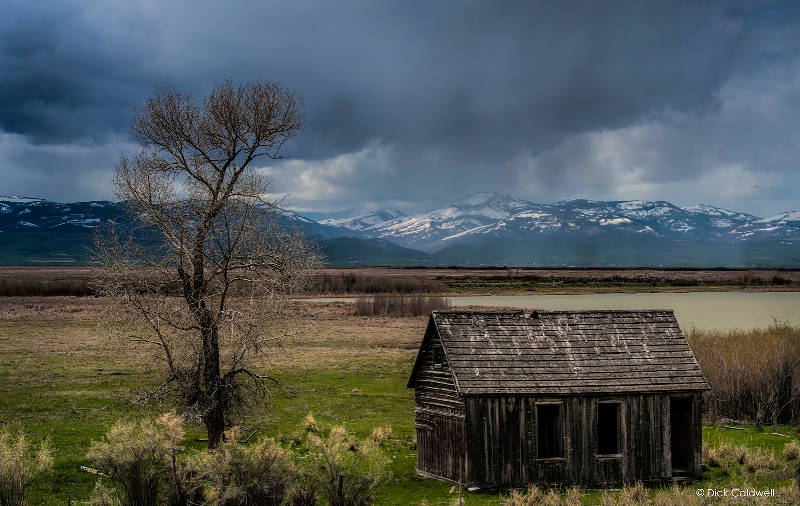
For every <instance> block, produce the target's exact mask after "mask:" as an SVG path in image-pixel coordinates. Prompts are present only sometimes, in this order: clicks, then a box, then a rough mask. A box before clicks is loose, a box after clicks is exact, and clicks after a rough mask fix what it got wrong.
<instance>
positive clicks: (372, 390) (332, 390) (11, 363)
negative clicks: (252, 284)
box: [0, 269, 800, 505]
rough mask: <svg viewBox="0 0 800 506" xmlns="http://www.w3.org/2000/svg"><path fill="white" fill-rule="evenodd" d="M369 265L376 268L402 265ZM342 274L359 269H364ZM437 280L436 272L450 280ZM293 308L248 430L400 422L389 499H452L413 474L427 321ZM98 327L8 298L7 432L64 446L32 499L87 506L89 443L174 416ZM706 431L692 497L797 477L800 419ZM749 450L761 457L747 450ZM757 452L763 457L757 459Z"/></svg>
mask: <svg viewBox="0 0 800 506" xmlns="http://www.w3.org/2000/svg"><path fill="white" fill-rule="evenodd" d="M369 271H370V275H373V276H394V275H401V274H402V273H403V270H394V269H392V270H377V271H374V270H369ZM488 272H489V273H490V274H491V273H492V272H493V271H488ZM598 272H602V273H605V271H598ZM330 274H331V275H333V276H349V275H350V274H352V271H349V270H344V271H339V270H337V271H332V272H331V273H330ZM424 274H433V273H427V272H425V273H424ZM557 274H563V273H562V272H561V271H558V272H557ZM739 274H741V273H737V275H739ZM441 275H444V274H441ZM454 275H455V276H456V278H457V279H459V280H461V279H466V278H465V277H461V276H459V275H458V273H455V274H454ZM759 275H763V273H761V274H759ZM775 275H782V276H787V278H791V279H792V281H791V283H794V284H790V285H785V286H789V287H790V288H792V287H793V289H798V287H797V281H796V280H795V278H796V277H798V273H797V272H794V271H789V273H788V274H787V273H783V272H775V273H770V274H767V275H766V276H775ZM439 276H440V274H438V273H436V274H433V276H432V277H428V276H425V277H424V279H428V280H432V281H434V282H441V278H438V277H439ZM467 277H470V276H467ZM478 278H480V276H479V277H478ZM5 279H9V278H5ZM65 279H66V278H65ZM749 279H750V280H752V279H753V278H752V277H751V278H749ZM444 293H445V294H446V293H448V292H447V291H445V292H444ZM291 309H292V314H293V315H294V317H295V323H291V322H289V321H282V322H276V324H277V328H278V330H281V331H284V330H291V331H292V333H293V336H292V337H289V338H285V339H283V341H282V345H281V346H279V347H275V348H273V349H271V350H269V352H268V353H267V354H266V355H265V356H264V357H263V358H262V359H261V361H260V362H259V363H258V364H257V370H258V371H259V372H261V373H263V374H266V375H269V376H270V377H272V378H274V379H275V380H276V381H277V385H276V386H275V387H273V388H272V396H271V398H270V399H268V402H267V403H266V405H264V406H261V409H259V410H257V411H256V412H254V413H253V415H252V416H250V417H248V418H247V419H245V420H244V421H243V424H242V425H243V431H242V432H243V434H246V435H253V437H259V436H270V437H274V438H276V440H277V441H278V442H279V443H282V444H286V445H288V444H290V443H291V442H292V441H294V440H296V439H297V437H298V434H299V433H300V432H301V431H302V430H303V425H304V420H305V418H306V416H307V415H308V414H312V415H313V416H314V418H315V419H316V421H317V423H318V424H319V425H320V426H321V427H323V428H330V427H331V426H333V425H344V426H345V427H346V428H347V429H348V430H349V431H351V432H353V433H355V434H356V435H357V436H358V437H362V438H363V437H366V436H367V435H369V433H370V432H371V430H372V428H373V427H391V433H392V437H391V438H390V439H389V440H388V441H387V442H386V445H385V446H384V451H385V452H386V454H387V456H388V457H389V458H390V460H391V465H390V470H391V478H390V479H389V480H388V481H387V482H386V484H385V485H384V486H383V487H382V489H381V492H380V496H379V501H378V503H379V504H387V505H409V504H414V505H416V504H429V505H434V504H452V502H453V499H454V498H455V496H456V495H457V494H456V493H454V492H455V491H452V490H451V489H452V487H451V486H450V485H447V484H444V483H440V482H438V481H434V480H427V479H421V478H418V477H417V476H416V475H415V467H414V466H415V437H414V432H415V430H414V396H413V391H411V390H409V389H407V388H406V382H407V380H408V376H409V374H410V371H411V367H412V364H413V361H414V358H415V356H416V352H417V348H418V346H419V342H420V340H421V338H422V334H423V332H424V329H425V325H426V323H427V318H426V317H424V316H423V317H389V316H380V317H377V316H355V315H354V314H353V305H352V304H346V303H335V302H331V303H315V302H310V301H296V302H295V303H294V304H293V307H292V308H291ZM100 321H113V315H112V314H110V307H109V306H108V305H107V304H106V303H105V301H103V300H102V299H99V298H94V297H64V296H50V297H32V296H17V297H0V429H8V430H11V431H16V430H24V431H25V432H27V433H28V434H29V435H30V436H31V438H32V439H33V440H34V441H39V440H41V439H43V438H49V439H50V442H51V444H52V447H53V449H54V453H55V467H54V470H53V471H52V472H50V473H48V474H47V475H45V476H43V477H42V478H39V479H38V480H37V481H36V482H35V483H34V484H33V485H32V488H31V491H30V496H29V503H30V504H37V505H38V504H42V505H63V504H67V502H68V501H69V500H71V501H72V502H73V503H75V504H78V503H81V502H84V501H86V500H87V499H88V497H89V495H90V493H91V490H92V489H93V487H94V484H95V482H96V481H97V479H98V477H97V476H95V475H92V474H89V473H86V472H84V471H81V469H80V467H81V466H86V465H90V462H89V461H88V460H87V459H86V458H85V456H86V453H87V451H88V449H89V445H90V443H91V441H93V440H99V439H100V438H101V437H102V436H103V434H105V432H106V431H107V430H108V428H109V427H110V426H111V425H112V424H114V423H115V422H116V421H117V420H119V419H120V418H123V419H129V420H134V419H140V418H142V417H145V416H153V415H156V414H159V413H162V412H165V411H167V410H169V406H167V405H161V406H159V405H147V406H143V405H137V404H135V403H134V401H135V400H136V398H137V396H136V394H137V392H141V391H144V390H146V389H148V388H153V387H155V386H156V385H158V383H159V374H158V371H157V370H155V369H153V365H154V364H157V361H156V360H154V359H153V357H152V356H151V355H150V354H149V352H148V350H147V349H145V348H142V347H138V348H137V347H131V346H130V345H126V346H125V347H120V346H119V343H116V342H111V341H109V340H108V339H107V338H106V337H105V335H104V331H103V330H102V327H100V326H98V325H97V323H98V322H100ZM702 337H703V336H698V338H702ZM709 339H710V338H709ZM748 339H753V336H752V335H751V336H749V337H748ZM203 437H204V432H203V431H202V430H201V428H200V427H199V426H197V425H194V426H192V425H190V430H189V433H188V436H187V443H186V444H187V445H189V446H196V447H197V448H202V447H203V446H204V443H203V442H202V441H196V440H197V439H202V438H203ZM704 438H705V439H704V440H705V441H706V442H707V443H708V444H709V445H710V446H709V449H708V450H709V452H710V451H712V450H714V452H712V453H709V454H708V455H707V457H709V460H707V462H708V464H707V465H709V467H708V472H707V474H706V476H707V479H706V480H705V481H703V482H702V483H699V484H693V485H691V486H690V487H689V489H690V490H691V491H692V492H694V491H695V490H696V489H698V488H702V489H704V490H706V489H724V488H725V487H728V488H730V487H739V488H746V487H751V488H753V487H758V488H764V487H767V488H770V487H772V488H776V489H778V488H780V487H786V486H789V485H792V484H793V483H794V480H793V477H794V469H795V468H796V467H797V461H785V459H784V457H783V450H784V447H785V444H786V443H789V442H792V441H797V440H798V439H800V435H798V432H797V430H796V429H795V428H794V427H788V426H764V427H761V426H759V427H758V428H757V427H755V426H742V425H740V424H737V423H735V422H731V421H728V420H721V421H720V420H717V421H716V423H715V424H714V425H708V426H707V427H706V428H705V430H704ZM724 445H729V447H730V448H733V449H732V450H730V448H729V450H725V449H723V450H720V451H717V450H716V449H717V448H719V447H723V448H728V447H725V446H724ZM742 448H745V449H748V450H747V451H749V452H750V454H748V455H751V456H750V457H747V456H746V455H744V454H742V453H741V451H744V450H741V449H742ZM737 452H739V453H737ZM731 455H733V457H731ZM769 455H772V460H770V459H769ZM740 456H741V459H740V458H739V457H740ZM756 457H758V458H760V459H762V461H764V462H762V463H761V464H755V463H754V462H755V461H756ZM739 460H741V462H739ZM508 493H509V491H506V490H501V491H498V490H492V491H481V492H478V493H474V494H468V495H467V497H466V504H467V505H473V504H474V505H488V504H493V505H498V504H502V502H501V498H506V497H507V496H508ZM581 494H582V497H583V500H584V501H585V502H587V503H593V504H599V503H600V502H601V499H602V497H601V496H602V494H603V492H601V491H589V490H584V491H581ZM651 494H652V491H651Z"/></svg>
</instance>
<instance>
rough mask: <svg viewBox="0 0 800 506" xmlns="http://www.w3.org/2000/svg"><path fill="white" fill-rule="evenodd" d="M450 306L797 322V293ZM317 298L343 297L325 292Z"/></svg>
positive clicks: (728, 324)
mask: <svg viewBox="0 0 800 506" xmlns="http://www.w3.org/2000/svg"><path fill="white" fill-rule="evenodd" d="M449 299H450V302H451V304H452V306H453V307H456V308H457V307H464V306H485V307H513V308H520V309H526V310H532V309H542V310H549V311H571V310H580V309H591V310H601V309H672V310H674V311H675V317H676V318H677V319H678V323H680V325H681V327H682V328H683V329H684V330H688V329H689V328H692V327H694V328H698V329H734V328H741V329H751V328H756V327H767V326H769V325H771V324H772V323H773V322H775V321H778V322H787V323H791V324H793V325H800V292H688V293H603V294H586V295H477V296H473V295H468V296H453V297H449ZM312 300H317V301H346V302H352V301H354V300H355V299H353V298H342V297H330V298H327V297H326V298H320V299H312Z"/></svg>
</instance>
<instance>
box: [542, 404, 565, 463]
mask: <svg viewBox="0 0 800 506" xmlns="http://www.w3.org/2000/svg"><path fill="white" fill-rule="evenodd" d="M561 425H562V422H561V405H560V404H537V405H536V442H537V445H536V447H537V449H538V451H537V455H538V457H539V458H540V459H552V458H561V457H563V456H564V445H563V442H562V437H561Z"/></svg>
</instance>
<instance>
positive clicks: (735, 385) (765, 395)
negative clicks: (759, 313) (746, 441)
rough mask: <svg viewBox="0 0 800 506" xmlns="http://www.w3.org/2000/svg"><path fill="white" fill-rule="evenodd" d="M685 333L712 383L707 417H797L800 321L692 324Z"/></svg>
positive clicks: (770, 420) (761, 419)
mask: <svg viewBox="0 0 800 506" xmlns="http://www.w3.org/2000/svg"><path fill="white" fill-rule="evenodd" d="M686 337H687V340H688V341H689V345H690V346H691V348H692V351H693V352H694V354H695V356H696V357H697V361H698V362H699V363H700V367H701V368H702V369H703V374H704V375H705V377H706V380H708V383H709V385H710V386H711V390H710V391H709V392H708V393H707V394H706V395H705V397H704V400H705V408H706V410H707V411H708V413H709V415H710V416H711V417H712V419H716V418H720V417H725V418H731V419H734V420H749V421H753V422H757V423H765V424H776V423H798V422H800V327H797V326H793V325H789V324H785V323H777V322H776V323H775V324H773V325H771V326H770V327H768V328H766V329H750V330H731V331H725V332H722V331H715V330H698V329H692V330H690V331H689V332H687V336H686Z"/></svg>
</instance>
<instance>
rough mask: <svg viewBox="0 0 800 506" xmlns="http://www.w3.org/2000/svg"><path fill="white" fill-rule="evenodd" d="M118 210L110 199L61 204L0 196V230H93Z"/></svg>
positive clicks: (113, 216)
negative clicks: (76, 228)
mask: <svg viewBox="0 0 800 506" xmlns="http://www.w3.org/2000/svg"><path fill="white" fill-rule="evenodd" d="M122 214H123V211H122V209H121V208H120V207H119V206H117V205H116V204H113V203H111V202H105V201H97V202H74V203H71V204H61V203H58V202H51V201H49V200H44V199H35V198H27V197H16V196H0V232H9V231H13V230H35V229H39V230H47V229H55V228H73V227H78V228H81V229H94V228H96V227H98V226H99V225H100V223H101V222H102V221H103V220H108V219H117V218H119V217H120V216H122Z"/></svg>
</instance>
